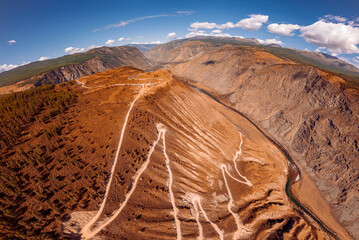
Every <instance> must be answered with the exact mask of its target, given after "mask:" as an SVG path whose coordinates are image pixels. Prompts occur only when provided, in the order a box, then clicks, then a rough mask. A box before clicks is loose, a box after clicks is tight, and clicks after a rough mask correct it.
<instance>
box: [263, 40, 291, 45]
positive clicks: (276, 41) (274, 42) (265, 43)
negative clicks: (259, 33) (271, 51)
mask: <svg viewBox="0 0 359 240" xmlns="http://www.w3.org/2000/svg"><path fill="white" fill-rule="evenodd" d="M257 40H258V42H259V43H260V44H263V45H270V44H277V45H284V43H283V42H282V41H280V40H277V39H266V40H262V39H257Z"/></svg>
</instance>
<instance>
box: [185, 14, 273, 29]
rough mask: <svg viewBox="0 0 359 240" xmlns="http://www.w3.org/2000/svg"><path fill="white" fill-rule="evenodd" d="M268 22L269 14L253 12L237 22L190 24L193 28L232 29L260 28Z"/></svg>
mask: <svg viewBox="0 0 359 240" xmlns="http://www.w3.org/2000/svg"><path fill="white" fill-rule="evenodd" d="M266 22H268V16H267V15H260V14H251V15H249V18H245V19H242V20H240V21H239V22H237V23H236V24H234V23H232V22H227V23H224V24H217V23H209V22H194V23H192V24H191V25H190V27H191V28H192V29H215V28H217V29H230V28H243V29H246V30H253V31H257V30H259V29H260V28H261V27H262V25H263V23H266Z"/></svg>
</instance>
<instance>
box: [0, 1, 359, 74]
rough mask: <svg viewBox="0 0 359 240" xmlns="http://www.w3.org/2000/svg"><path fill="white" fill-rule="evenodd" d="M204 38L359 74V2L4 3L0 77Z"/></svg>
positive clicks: (0, 4)
mask: <svg viewBox="0 0 359 240" xmlns="http://www.w3.org/2000/svg"><path fill="white" fill-rule="evenodd" d="M200 35H208V36H224V37H230V36H236V37H243V38H256V39H258V40H259V42H260V43H262V44H271V43H275V44H279V45H281V46H282V47H290V48H297V49H301V50H308V51H320V52H326V53H328V54H331V55H333V56H337V57H338V58H341V59H343V60H345V61H347V62H350V63H352V64H354V65H356V66H357V67H359V1H358V0H341V1H337V0H325V1H321V0H310V1H309V0H301V1H287V0H286V1H284V0H271V1H269V0H253V1H248V0H246V1H242V0H236V1H234V0H232V1H229V0H221V1H218V0H216V1H212V0H206V1H199V0H191V1H187V0H181V1H178V0H177V1H174V0H171V1H170V0H167V1H165V0H149V1H146V0H132V1H122V0H117V1H110V0H102V1H92V0H86V1H82V0H71V1H69V0H32V1H29V0H0V72H2V71H7V70H10V69H12V68H14V67H17V66H21V65H24V64H27V63H29V62H34V61H43V60H47V59H51V58H57V57H60V56H63V55H66V54H72V53H77V52H83V51H87V50H89V49H91V48H93V47H97V46H121V45H126V44H129V43H165V42H168V41H171V40H175V39H181V38H187V37H194V36H200Z"/></svg>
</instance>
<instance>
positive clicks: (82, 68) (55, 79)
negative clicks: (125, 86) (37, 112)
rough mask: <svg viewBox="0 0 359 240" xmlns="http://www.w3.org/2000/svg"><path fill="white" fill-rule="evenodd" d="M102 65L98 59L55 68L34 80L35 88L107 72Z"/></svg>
mask: <svg viewBox="0 0 359 240" xmlns="http://www.w3.org/2000/svg"><path fill="white" fill-rule="evenodd" d="M108 69H109V68H107V67H106V66H105V65H104V63H103V62H102V61H100V60H99V59H98V58H93V59H90V60H88V61H86V62H84V63H81V64H71V65H67V66H63V67H59V68H56V69H55V70H52V71H50V72H46V73H43V74H41V75H40V76H36V77H34V78H36V79H38V81H37V82H36V84H35V85H36V86H40V85H43V84H58V83H62V82H66V81H69V80H74V79H78V78H82V77H85V76H88V75H91V74H94V73H98V72H103V71H106V70H108Z"/></svg>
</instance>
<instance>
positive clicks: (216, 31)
mask: <svg viewBox="0 0 359 240" xmlns="http://www.w3.org/2000/svg"><path fill="white" fill-rule="evenodd" d="M212 33H214V34H219V33H222V30H219V29H217V30H213V31H212Z"/></svg>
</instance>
